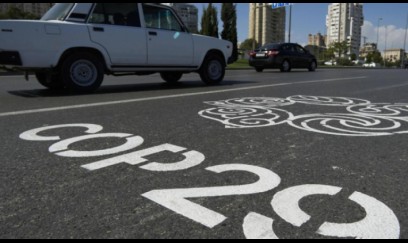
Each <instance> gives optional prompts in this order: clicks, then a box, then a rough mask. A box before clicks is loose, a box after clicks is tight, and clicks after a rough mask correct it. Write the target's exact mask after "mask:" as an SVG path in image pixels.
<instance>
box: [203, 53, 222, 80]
mask: <svg viewBox="0 0 408 243" xmlns="http://www.w3.org/2000/svg"><path fill="white" fill-rule="evenodd" d="M199 73H200V77H201V80H202V81H203V82H204V83H206V84H208V85H215V84H219V83H221V82H222V80H223V79H224V76H225V62H224V60H223V59H222V58H221V57H220V56H219V55H215V54H209V55H208V56H207V57H206V59H205V60H204V63H203V65H202V67H201V69H200V71H199Z"/></svg>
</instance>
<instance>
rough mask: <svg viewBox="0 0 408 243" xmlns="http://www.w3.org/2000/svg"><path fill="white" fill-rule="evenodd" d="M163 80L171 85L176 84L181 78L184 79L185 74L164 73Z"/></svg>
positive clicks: (161, 74) (162, 74)
mask: <svg viewBox="0 0 408 243" xmlns="http://www.w3.org/2000/svg"><path fill="white" fill-rule="evenodd" d="M160 76H161V78H162V79H163V80H164V81H166V82H167V83H170V84H175V83H177V82H178V81H180V79H181V77H183V73H180V72H163V73H160Z"/></svg>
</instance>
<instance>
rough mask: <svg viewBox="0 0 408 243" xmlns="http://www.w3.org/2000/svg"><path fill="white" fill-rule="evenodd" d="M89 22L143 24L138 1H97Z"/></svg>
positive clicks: (137, 25) (134, 25) (123, 24)
mask: <svg viewBox="0 0 408 243" xmlns="http://www.w3.org/2000/svg"><path fill="white" fill-rule="evenodd" d="M89 23H92V24H108V25H120V26H132V27H140V26H141V25H140V16H139V10H138V7H137V3H96V6H95V8H94V11H93V12H92V14H91V16H90V19H89Z"/></svg>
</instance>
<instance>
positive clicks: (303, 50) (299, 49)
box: [295, 46, 306, 54]
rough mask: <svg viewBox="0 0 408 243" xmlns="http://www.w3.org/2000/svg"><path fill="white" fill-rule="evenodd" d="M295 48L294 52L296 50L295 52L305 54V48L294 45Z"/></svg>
mask: <svg viewBox="0 0 408 243" xmlns="http://www.w3.org/2000/svg"><path fill="white" fill-rule="evenodd" d="M295 48H296V52H297V53H300V54H306V51H305V49H303V48H302V47H300V46H295Z"/></svg>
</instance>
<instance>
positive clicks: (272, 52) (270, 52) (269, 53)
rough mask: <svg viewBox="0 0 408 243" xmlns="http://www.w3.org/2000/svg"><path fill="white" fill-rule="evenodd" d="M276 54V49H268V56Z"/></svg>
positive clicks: (277, 53) (277, 52)
mask: <svg viewBox="0 0 408 243" xmlns="http://www.w3.org/2000/svg"><path fill="white" fill-rule="evenodd" d="M277 55H279V51H277V50H271V51H268V56H270V57H272V56H277Z"/></svg>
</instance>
